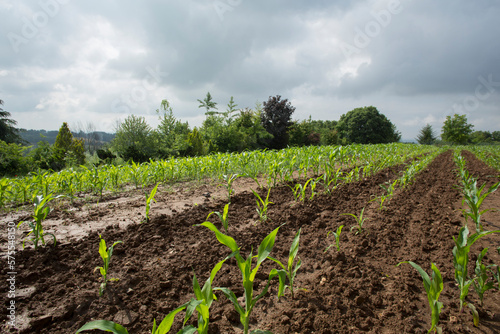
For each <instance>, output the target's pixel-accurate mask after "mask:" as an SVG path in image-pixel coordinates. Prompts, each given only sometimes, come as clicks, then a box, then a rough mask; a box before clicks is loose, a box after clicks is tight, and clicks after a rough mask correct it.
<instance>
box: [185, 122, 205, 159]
mask: <svg viewBox="0 0 500 334" xmlns="http://www.w3.org/2000/svg"><path fill="white" fill-rule="evenodd" d="M188 143H189V151H188V152H189V155H193V156H201V155H204V154H206V151H207V150H206V147H205V145H204V143H203V137H202V136H201V134H200V132H199V131H198V129H197V128H196V127H195V128H194V129H193V131H191V132H190V133H189V135H188Z"/></svg>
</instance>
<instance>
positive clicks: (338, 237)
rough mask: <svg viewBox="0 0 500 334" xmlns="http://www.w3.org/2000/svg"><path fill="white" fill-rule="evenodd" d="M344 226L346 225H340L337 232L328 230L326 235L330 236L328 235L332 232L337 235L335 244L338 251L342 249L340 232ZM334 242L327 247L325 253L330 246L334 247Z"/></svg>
mask: <svg viewBox="0 0 500 334" xmlns="http://www.w3.org/2000/svg"><path fill="white" fill-rule="evenodd" d="M342 227H344V225H340V226H339V227H337V231H336V232H332V231H330V232H328V233H327V234H326V237H327V238H328V236H329V235H330V233H332V234H333V235H334V237H335V246H337V252H339V251H340V232H342ZM333 245H334V244H331V245H330V246H328V247H326V249H325V251H324V253H326V252H327V251H328V250H329V249H330V247H332V246H333Z"/></svg>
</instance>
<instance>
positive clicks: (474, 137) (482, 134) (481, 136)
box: [470, 131, 493, 144]
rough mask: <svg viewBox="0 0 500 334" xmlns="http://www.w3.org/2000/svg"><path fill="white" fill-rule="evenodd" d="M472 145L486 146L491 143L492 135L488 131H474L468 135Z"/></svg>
mask: <svg viewBox="0 0 500 334" xmlns="http://www.w3.org/2000/svg"><path fill="white" fill-rule="evenodd" d="M470 141H471V143H472V144H486V143H491V142H492V141H493V135H492V134H491V132H489V131H474V132H473V133H472V134H471V135H470Z"/></svg>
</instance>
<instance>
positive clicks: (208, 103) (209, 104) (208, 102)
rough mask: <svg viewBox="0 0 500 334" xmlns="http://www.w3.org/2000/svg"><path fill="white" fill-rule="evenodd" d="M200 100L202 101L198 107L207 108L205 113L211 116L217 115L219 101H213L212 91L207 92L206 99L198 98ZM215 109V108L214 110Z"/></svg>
mask: <svg viewBox="0 0 500 334" xmlns="http://www.w3.org/2000/svg"><path fill="white" fill-rule="evenodd" d="M198 102H200V105H199V106H198V108H205V109H207V111H206V112H205V115H207V116H210V115H215V114H217V112H216V111H215V110H217V102H214V101H212V95H210V92H207V96H206V97H205V99H204V100H200V99H198ZM212 109H214V110H212Z"/></svg>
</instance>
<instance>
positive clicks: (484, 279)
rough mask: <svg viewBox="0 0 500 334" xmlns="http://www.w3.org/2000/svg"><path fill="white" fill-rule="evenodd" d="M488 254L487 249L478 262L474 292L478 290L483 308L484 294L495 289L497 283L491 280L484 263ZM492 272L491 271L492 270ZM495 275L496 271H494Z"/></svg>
mask: <svg viewBox="0 0 500 334" xmlns="http://www.w3.org/2000/svg"><path fill="white" fill-rule="evenodd" d="M487 252H488V248H485V249H483V250H482V251H481V253H480V254H479V256H478V257H477V260H476V268H475V270H474V271H475V273H476V279H475V280H474V283H473V285H474V290H476V292H477V295H478V296H479V300H480V302H481V306H483V298H484V293H485V292H486V291H488V290H491V289H495V288H496V287H495V282H493V281H491V280H490V279H489V275H488V270H487V267H486V266H485V265H484V264H483V263H482V261H483V257H484V256H485V255H486V253H487ZM490 270H491V269H490ZM493 273H494V271H493Z"/></svg>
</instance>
